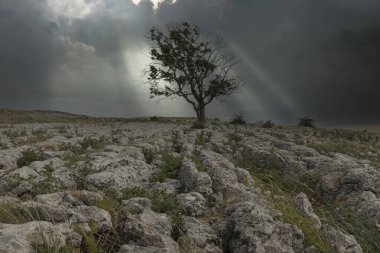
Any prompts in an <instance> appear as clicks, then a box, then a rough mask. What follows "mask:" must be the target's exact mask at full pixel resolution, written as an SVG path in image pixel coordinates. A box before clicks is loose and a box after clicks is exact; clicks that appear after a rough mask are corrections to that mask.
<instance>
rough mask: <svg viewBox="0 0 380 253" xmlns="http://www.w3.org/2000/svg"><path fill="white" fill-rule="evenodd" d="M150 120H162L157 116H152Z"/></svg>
mask: <svg viewBox="0 0 380 253" xmlns="http://www.w3.org/2000/svg"><path fill="white" fill-rule="evenodd" d="M150 121H160V118H159V117H157V116H152V117H150Z"/></svg>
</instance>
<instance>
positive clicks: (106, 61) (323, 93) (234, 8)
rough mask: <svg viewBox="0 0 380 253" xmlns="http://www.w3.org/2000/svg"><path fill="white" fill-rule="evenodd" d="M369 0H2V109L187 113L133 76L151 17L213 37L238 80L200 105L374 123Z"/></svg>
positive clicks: (377, 36) (375, 69)
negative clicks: (222, 95)
mask: <svg viewBox="0 0 380 253" xmlns="http://www.w3.org/2000/svg"><path fill="white" fill-rule="evenodd" d="M379 13H380V1H378V0H360V1H358V0H287V1H284V0H176V1H171V0H152V1H149V0H0V108H15V109H49V110H60V111H66V112H72V113H79V114H88V115H96V116H123V117H135V116H152V115H159V116H194V115H195V114H194V112H193V110H192V107H191V106H190V105H189V104H187V103H186V102H184V101H182V100H181V99H177V100H168V101H160V102H159V103H158V102H157V100H151V99H149V89H148V87H147V86H144V85H143V82H144V80H145V79H144V75H143V74H144V69H145V68H146V66H147V65H148V63H149V46H150V45H149V41H148V40H147V39H146V37H145V36H146V34H147V32H148V31H149V29H150V28H151V27H152V25H155V26H159V27H160V26H163V25H164V24H167V23H170V22H182V21H188V22H190V23H192V24H195V25H197V26H198V27H199V28H200V29H201V30H202V31H204V32H205V33H207V34H208V35H209V36H210V38H214V37H222V38H224V39H225V40H226V41H228V43H229V49H228V50H229V51H230V52H231V53H232V54H233V55H234V56H235V58H236V61H237V66H236V71H237V73H238V74H239V76H241V79H242V80H243V81H244V87H243V88H242V89H241V91H240V92H239V93H238V94H235V95H233V96H231V97H229V98H226V99H225V101H224V102H223V103H218V102H214V103H213V104H211V105H210V106H209V107H208V108H207V116H208V117H210V118H214V117H219V118H222V119H229V118H231V117H232V115H233V114H234V113H240V112H241V113H244V115H245V117H246V118H247V119H248V120H250V121H258V120H266V119H271V120H274V121H275V122H279V123H285V124H291V123H295V122H297V119H298V118H299V117H301V116H304V115H306V116H310V117H312V118H315V119H316V120H317V122H318V123H319V124H320V125H352V124H356V125H357V124H379V123H380V15H379Z"/></svg>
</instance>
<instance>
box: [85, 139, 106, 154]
mask: <svg viewBox="0 0 380 253" xmlns="http://www.w3.org/2000/svg"><path fill="white" fill-rule="evenodd" d="M79 145H80V146H81V148H82V150H84V151H85V150H87V149H88V148H92V149H95V150H97V149H102V148H104V146H105V145H106V139H105V138H104V136H102V137H100V138H99V139H96V138H91V137H85V138H84V139H83V140H82V141H81V142H79Z"/></svg>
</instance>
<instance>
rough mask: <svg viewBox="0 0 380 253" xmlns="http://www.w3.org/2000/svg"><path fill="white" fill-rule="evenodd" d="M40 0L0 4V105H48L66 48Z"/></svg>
mask: <svg viewBox="0 0 380 253" xmlns="http://www.w3.org/2000/svg"><path fill="white" fill-rule="evenodd" d="M45 7H46V6H45V4H44V2H43V1H40V0H30V1H12V0H2V1H0V89H1V92H0V106H13V107H40V106H44V101H43V99H41V98H43V97H44V96H46V91H47V87H48V85H49V83H48V79H49V75H50V72H51V70H52V69H53V68H54V66H55V65H56V64H57V62H59V60H60V57H61V55H62V53H63V51H64V48H63V47H62V45H61V44H60V42H59V40H58V38H57V36H56V34H57V30H58V27H57V25H56V24H55V23H54V22H50V21H49V20H48V19H47V17H46V15H45V13H46V9H45Z"/></svg>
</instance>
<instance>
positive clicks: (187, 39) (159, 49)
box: [147, 23, 240, 121]
mask: <svg viewBox="0 0 380 253" xmlns="http://www.w3.org/2000/svg"><path fill="white" fill-rule="evenodd" d="M149 38H150V40H151V42H152V49H151V51H150V55H151V60H152V64H151V65H150V66H149V71H148V75H149V76H148V82H147V83H148V84H149V85H150V96H151V98H153V97H155V96H164V97H168V98H172V97H176V96H179V97H183V98H184V99H185V100H186V101H187V102H188V103H190V104H191V105H192V106H193V108H194V110H195V112H196V114H197V118H198V120H199V121H205V120H206V116H205V108H206V106H207V105H208V104H209V103H211V102H212V101H213V100H214V99H215V98H217V97H221V96H226V95H230V94H232V93H234V92H235V91H236V90H237V89H238V88H239V86H240V81H239V80H238V78H236V77H235V76H234V75H233V71H232V67H233V65H234V63H233V61H232V59H231V57H228V56H227V55H225V54H223V49H225V44H222V43H219V42H212V41H209V40H208V39H207V37H206V36H205V35H203V34H202V33H201V32H200V30H199V29H198V28H197V27H195V26H192V25H190V24H188V23H182V24H171V25H168V26H167V31H166V34H165V32H163V31H161V30H160V29H158V28H156V27H153V28H152V29H151V31H150V33H149ZM160 81H164V82H166V85H165V86H164V87H162V86H160V85H159V83H160Z"/></svg>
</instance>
